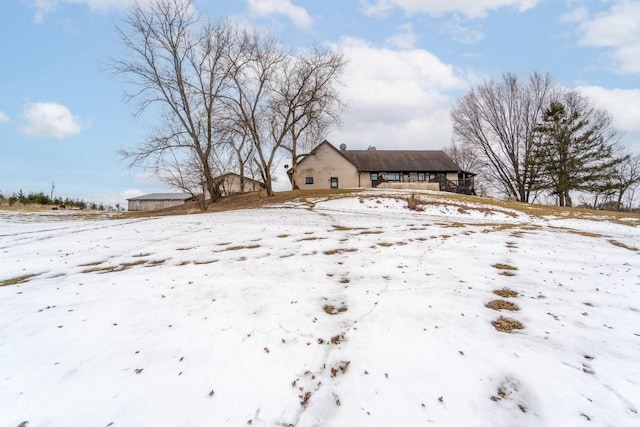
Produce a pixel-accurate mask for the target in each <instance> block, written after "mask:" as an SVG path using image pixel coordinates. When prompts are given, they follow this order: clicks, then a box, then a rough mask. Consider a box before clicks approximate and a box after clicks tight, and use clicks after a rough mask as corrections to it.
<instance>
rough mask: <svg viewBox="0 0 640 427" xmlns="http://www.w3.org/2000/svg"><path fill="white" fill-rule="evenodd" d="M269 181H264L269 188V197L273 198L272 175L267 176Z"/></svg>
mask: <svg viewBox="0 0 640 427" xmlns="http://www.w3.org/2000/svg"><path fill="white" fill-rule="evenodd" d="M266 178H267V179H265V180H264V181H265V182H264V185H265V187H266V188H267V196H269V197H271V196H273V188H272V187H271V174H267V177H266Z"/></svg>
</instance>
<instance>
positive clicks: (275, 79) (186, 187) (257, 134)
mask: <svg viewBox="0 0 640 427" xmlns="http://www.w3.org/2000/svg"><path fill="white" fill-rule="evenodd" d="M118 33H119V35H120V39H121V41H122V44H123V45H124V47H125V52H126V53H125V54H124V55H123V56H122V57H120V58H114V59H112V60H111V64H112V69H113V71H114V72H115V73H117V74H122V75H124V76H125V77H126V78H127V79H128V83H129V85H130V86H129V89H130V90H128V93H127V100H128V101H132V102H134V103H135V112H136V114H141V113H143V112H144V111H146V110H148V109H149V108H150V107H152V106H153V108H154V112H156V111H160V113H161V119H160V121H159V123H158V125H157V126H156V127H155V128H154V129H153V131H152V132H151V133H150V134H149V135H148V136H147V137H146V138H145V139H144V140H143V141H142V142H141V143H140V144H138V145H137V146H135V147H130V148H125V149H123V150H121V155H122V156H123V158H124V159H126V160H127V161H128V162H129V164H130V166H142V167H145V168H147V169H152V170H153V171H154V172H155V173H156V174H157V175H158V176H159V177H160V178H162V179H163V180H164V181H165V182H167V183H168V184H170V185H171V186H173V187H176V188H179V189H181V190H183V191H186V192H188V193H191V194H193V195H194V196H195V195H199V194H202V193H205V194H206V195H208V196H209V197H199V198H198V200H200V201H201V202H202V208H203V209H206V208H207V205H208V203H209V202H211V201H216V200H217V199H218V198H219V197H221V186H222V181H221V180H220V179H218V177H219V176H220V175H222V174H224V173H226V172H230V171H233V172H237V173H239V175H240V176H241V177H244V176H245V175H246V176H250V177H255V178H257V179H260V180H261V181H262V182H264V184H265V186H266V190H267V193H268V194H269V195H273V189H272V183H273V170H274V168H275V167H276V163H277V162H276V160H277V157H278V154H279V153H286V154H287V155H289V156H290V157H291V160H292V169H293V171H294V172H295V169H296V167H297V163H298V160H299V159H300V157H301V156H302V155H304V154H306V153H307V152H308V150H309V146H310V144H315V143H317V142H318V140H320V139H321V138H323V137H324V134H325V133H326V132H327V129H328V128H329V127H330V126H331V125H332V124H334V123H336V122H337V121H338V120H339V117H340V114H339V113H340V111H341V108H342V107H343V105H342V103H341V101H340V99H339V96H338V92H337V89H336V85H337V84H338V79H339V77H340V75H341V73H342V71H343V69H344V66H345V60H344V58H343V56H342V55H341V54H340V53H337V52H335V51H333V50H331V49H330V48H327V47H323V46H320V45H314V46H311V47H309V48H307V49H305V50H303V51H301V52H297V53H294V52H292V51H291V50H290V49H288V48H287V46H286V45H285V44H283V43H281V42H279V41H277V40H275V39H274V38H273V37H271V36H270V35H269V34H268V33H265V32H264V31H260V30H258V29H255V28H250V27H248V26H243V25H233V24H231V23H230V22H228V21H211V20H210V19H208V17H206V16H204V15H201V14H199V13H198V12H197V10H196V8H195V7H194V5H193V3H192V2H191V1H190V0H152V1H150V2H145V3H144V4H143V3H141V2H140V3H137V4H136V5H135V6H133V7H132V8H131V9H130V13H129V15H128V17H127V19H126V20H125V22H124V24H123V25H122V26H121V27H119V28H118ZM156 108H157V109H156ZM293 176H294V177H295V173H294V174H293ZM240 185H241V187H243V186H244V182H243V180H242V178H241V182H240ZM293 187H294V188H296V187H297V183H295V182H294V183H293Z"/></svg>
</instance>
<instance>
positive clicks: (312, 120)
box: [274, 45, 346, 190]
mask: <svg viewBox="0 0 640 427" xmlns="http://www.w3.org/2000/svg"><path fill="white" fill-rule="evenodd" d="M345 64H346V62H345V59H344V57H343V56H342V55H341V54H340V53H338V52H335V51H332V50H330V49H328V48H326V47H322V46H320V45H316V46H314V47H313V48H312V49H311V50H310V51H309V52H306V53H302V54H301V55H300V56H298V57H290V58H288V61H286V62H285V63H284V66H283V69H282V75H281V78H280V80H279V81H278V82H277V84H276V86H275V96H276V97H275V103H274V106H275V115H276V118H277V119H279V120H281V121H282V123H285V124H287V122H288V127H289V129H288V132H287V133H286V134H285V140H284V141H283V144H282V148H283V149H285V150H286V151H288V152H289V154H290V155H291V174H292V175H291V176H292V188H293V189H294V190H297V189H298V188H299V184H298V182H297V181H296V179H297V176H296V170H297V167H298V162H299V161H300V160H301V158H302V157H304V156H305V155H307V154H308V153H309V151H310V150H311V149H312V148H313V147H314V146H315V145H317V144H318V141H322V140H323V139H324V137H325V135H326V132H327V129H328V128H329V127H330V126H331V125H333V124H335V123H338V122H340V114H339V113H340V111H341V110H342V108H343V107H344V105H343V103H342V102H341V100H340V97H339V95H338V91H337V89H336V84H337V83H338V79H339V77H340V75H341V74H342V72H343V70H344V66H345Z"/></svg>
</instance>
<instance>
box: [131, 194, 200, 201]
mask: <svg viewBox="0 0 640 427" xmlns="http://www.w3.org/2000/svg"><path fill="white" fill-rule="evenodd" d="M190 199H193V196H192V195H191V194H187V193H151V194H145V195H144V196H138V197H132V198H130V199H127V200H185V201H186V200H190Z"/></svg>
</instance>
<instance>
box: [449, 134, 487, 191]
mask: <svg viewBox="0 0 640 427" xmlns="http://www.w3.org/2000/svg"><path fill="white" fill-rule="evenodd" d="M442 150H443V151H444V152H445V153H446V154H447V156H449V158H450V159H451V160H453V162H454V163H455V164H457V165H458V166H459V167H460V169H462V170H463V171H465V172H471V173H474V174H476V176H475V177H474V187H475V189H476V190H477V189H480V193H481V195H484V182H483V177H482V173H483V167H482V162H481V161H480V159H479V158H478V155H477V153H476V152H475V150H473V148H472V147H471V146H469V145H462V144H459V143H456V142H455V141H452V142H451V144H450V145H449V146H447V147H444V148H443V149H442Z"/></svg>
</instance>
